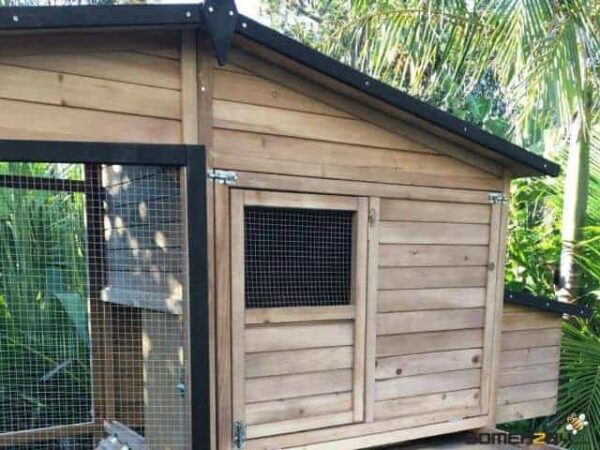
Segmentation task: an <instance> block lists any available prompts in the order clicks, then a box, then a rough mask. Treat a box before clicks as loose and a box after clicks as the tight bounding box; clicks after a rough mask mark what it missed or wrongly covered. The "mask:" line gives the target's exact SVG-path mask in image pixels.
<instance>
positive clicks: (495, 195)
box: [489, 192, 508, 205]
mask: <svg viewBox="0 0 600 450" xmlns="http://www.w3.org/2000/svg"><path fill="white" fill-rule="evenodd" d="M489 198H490V203H491V204H492V205H504V204H505V203H508V196H506V195H504V194H502V193H500V192H490V197H489Z"/></svg>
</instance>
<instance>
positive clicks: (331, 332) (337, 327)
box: [245, 321, 354, 353]
mask: <svg viewBox="0 0 600 450" xmlns="http://www.w3.org/2000/svg"><path fill="white" fill-rule="evenodd" d="M245 341H246V352H248V353H256V352H270V351H279V350H295V349H305V348H319V347H321V348H322V347H338V346H345V345H353V343H354V324H353V323H352V322H351V321H344V322H335V323H330V322H327V323H323V324H320V323H315V324H298V325H282V326H276V325H273V326H266V327H257V328H249V329H246V338H245Z"/></svg>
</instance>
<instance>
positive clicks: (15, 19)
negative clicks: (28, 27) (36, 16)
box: [12, 16, 20, 22]
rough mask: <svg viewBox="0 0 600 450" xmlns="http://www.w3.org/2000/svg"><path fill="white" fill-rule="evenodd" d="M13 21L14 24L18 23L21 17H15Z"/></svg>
mask: <svg viewBox="0 0 600 450" xmlns="http://www.w3.org/2000/svg"><path fill="white" fill-rule="evenodd" d="M12 20H13V22H18V21H19V20H20V19H19V16H13V17H12Z"/></svg>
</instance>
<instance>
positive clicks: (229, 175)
mask: <svg viewBox="0 0 600 450" xmlns="http://www.w3.org/2000/svg"><path fill="white" fill-rule="evenodd" d="M208 178H210V179H212V180H215V181H216V182H217V183H219V184H226V185H227V186H235V183H236V181H237V180H238V176H237V173H235V172H233V171H231V170H219V169H211V170H209V171H208Z"/></svg>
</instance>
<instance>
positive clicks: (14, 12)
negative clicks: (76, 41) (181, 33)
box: [0, 4, 200, 30]
mask: <svg viewBox="0 0 600 450" xmlns="http://www.w3.org/2000/svg"><path fill="white" fill-rule="evenodd" d="M199 23H200V8H199V7H198V5H193V4H191V5H110V6H90V5H86V6H18V7H3V8H0V29H3V30H35V29H52V28H87V27H90V28H96V27H134V26H169V25H175V26H183V25H198V24H199Z"/></svg>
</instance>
